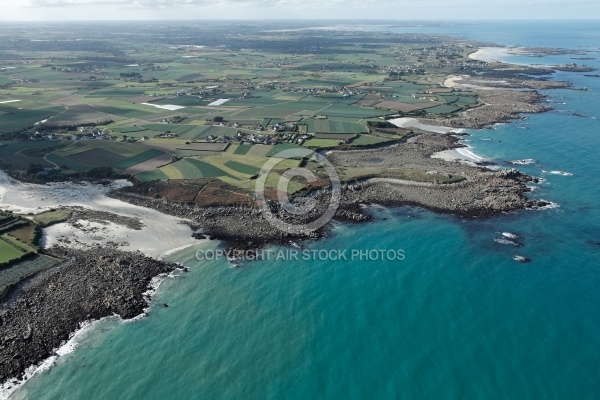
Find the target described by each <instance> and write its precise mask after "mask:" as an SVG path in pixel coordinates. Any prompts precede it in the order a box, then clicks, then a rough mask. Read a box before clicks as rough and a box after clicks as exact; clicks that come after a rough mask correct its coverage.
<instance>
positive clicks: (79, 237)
mask: <svg viewBox="0 0 600 400" xmlns="http://www.w3.org/2000/svg"><path fill="white" fill-rule="evenodd" d="M128 185H130V184H129V182H127V181H124V180H119V181H115V182H113V183H112V184H111V185H107V186H102V185H97V184H91V183H83V184H79V183H57V184H51V185H35V184H28V183H20V182H15V181H11V180H10V178H9V177H8V176H7V175H6V174H5V173H4V172H0V209H5V210H10V211H14V212H19V213H39V212H42V211H45V210H48V209H51V208H57V207H61V206H66V207H84V208H88V209H92V210H99V211H105V212H108V213H112V214H117V215H118V216H123V217H128V218H133V219H136V220H139V221H140V222H141V223H142V224H143V228H142V229H141V230H136V229H132V228H130V227H128V226H126V225H125V224H119V223H115V222H114V221H101V222H97V221H85V220H80V221H74V222H65V223H60V224H56V225H53V226H51V227H49V228H46V229H45V232H44V246H45V247H51V246H52V245H54V244H64V243H69V246H72V247H74V248H80V249H84V248H87V247H89V246H92V245H95V244H100V245H111V244H114V243H116V244H117V246H118V248H119V249H121V250H130V251H135V250H139V251H141V252H142V253H144V254H145V255H147V256H149V257H153V258H157V257H159V256H160V255H161V254H163V253H165V252H167V251H169V250H172V249H175V248H180V247H183V246H188V245H191V244H194V243H197V242H198V240H196V239H194V238H193V237H192V236H191V234H192V231H191V229H190V228H189V226H188V225H186V224H184V220H183V219H181V218H177V217H173V216H169V215H166V214H163V213H161V212H158V211H156V210H152V209H149V208H144V207H140V206H136V205H132V204H129V203H125V202H123V201H120V200H117V199H113V198H110V197H107V196H106V193H108V192H109V191H110V190H112V189H116V188H119V187H124V186H128Z"/></svg>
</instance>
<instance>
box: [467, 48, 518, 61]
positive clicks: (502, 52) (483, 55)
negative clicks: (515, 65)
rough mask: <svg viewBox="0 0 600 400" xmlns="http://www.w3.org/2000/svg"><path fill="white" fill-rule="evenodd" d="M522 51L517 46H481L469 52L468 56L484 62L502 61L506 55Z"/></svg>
mask: <svg viewBox="0 0 600 400" xmlns="http://www.w3.org/2000/svg"><path fill="white" fill-rule="evenodd" d="M522 51H523V50H522V49H520V48H518V47H512V48H508V47H482V48H480V49H479V50H477V51H476V52H474V53H471V54H469V58H471V59H473V60H478V61H486V62H503V61H504V60H505V59H506V57H507V56H508V55H511V54H518V53H521V52H522Z"/></svg>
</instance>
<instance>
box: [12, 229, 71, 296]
mask: <svg viewBox="0 0 600 400" xmlns="http://www.w3.org/2000/svg"><path fill="white" fill-rule="evenodd" d="M1 246H2V243H1V241H0V248H1ZM2 254H4V253H3V252H2V251H0V255H2ZM0 257H1V256H0ZM58 262H60V260H57V259H55V258H53V257H48V256H43V255H36V256H33V257H32V258H27V259H25V260H21V261H18V262H16V263H14V264H13V265H11V266H10V267H8V268H3V269H0V297H2V296H3V295H4V294H5V293H6V290H7V289H8V288H9V287H10V286H12V285H14V284H16V283H18V282H20V281H21V280H23V279H24V278H27V277H28V276H31V275H33V274H36V273H38V272H41V271H44V270H46V269H48V268H50V267H52V266H53V265H56V264H57V263H58Z"/></svg>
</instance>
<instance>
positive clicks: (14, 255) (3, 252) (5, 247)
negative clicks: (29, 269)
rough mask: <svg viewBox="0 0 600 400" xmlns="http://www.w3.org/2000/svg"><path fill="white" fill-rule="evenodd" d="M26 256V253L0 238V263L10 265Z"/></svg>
mask: <svg viewBox="0 0 600 400" xmlns="http://www.w3.org/2000/svg"><path fill="white" fill-rule="evenodd" d="M23 254H24V251H22V250H20V249H19V248H16V247H15V246H13V245H12V244H11V243H9V242H7V241H5V240H3V239H2V238H0V263H8V262H11V261H12V260H16V259H18V258H19V257H21V256H22V255H23Z"/></svg>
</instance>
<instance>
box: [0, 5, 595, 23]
mask: <svg viewBox="0 0 600 400" xmlns="http://www.w3.org/2000/svg"><path fill="white" fill-rule="evenodd" d="M0 10H2V12H1V13H0V21H24V20H25V21H27V20H32V21H60V20H165V19H178V20H183V19H193V20H205V19H260V20H264V19H271V20H272V19H386V20H390V19H395V20H465V19H466V20H486V19H490V20H496V19H600V0H546V1H544V0H0Z"/></svg>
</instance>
